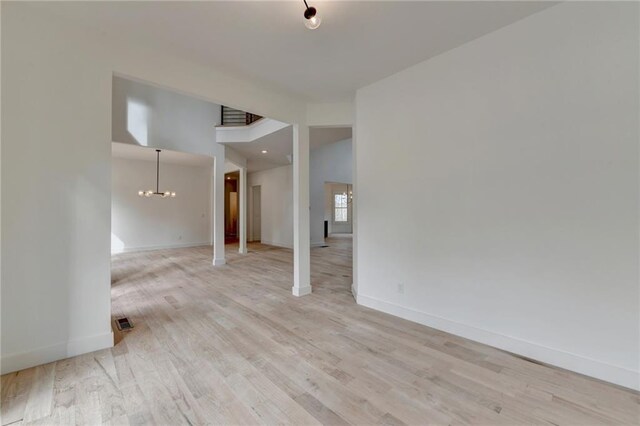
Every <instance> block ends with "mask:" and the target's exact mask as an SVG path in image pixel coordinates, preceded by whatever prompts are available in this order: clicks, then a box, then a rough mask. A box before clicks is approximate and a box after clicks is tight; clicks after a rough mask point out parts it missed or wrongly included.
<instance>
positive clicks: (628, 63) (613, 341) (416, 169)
mask: <svg viewBox="0 0 640 426" xmlns="http://www.w3.org/2000/svg"><path fill="white" fill-rule="evenodd" d="M638 16H639V14H638V4H637V3H621V2H617V3H607V2H601V3H590V2H568V3H564V4H560V5H557V6H554V7H551V8H549V9H546V10H544V11H542V12H539V13H537V14H535V15H533V16H530V17H528V18H525V19H523V20H521V21H518V22H516V23H514V24H512V25H510V26H508V27H505V28H503V29H501V30H498V31H496V32H494V33H491V34H489V35H487V36H484V37H482V38H480V39H477V40H475V41H472V42H470V43H468V44H466V45H463V46H461V47H459V48H457V49H454V50H452V51H450V52H447V53H445V54H442V55H440V56H438V57H436V58H433V59H431V60H429V61H426V62H423V63H420V64H418V65H416V66H414V67H411V68H409V69H406V70H404V71H402V72H400V73H397V74H395V75H393V76H391V77H389V78H386V79H384V80H382V81H379V82H377V83H374V84H372V85H370V86H368V87H365V88H363V89H361V90H359V91H358V93H357V100H356V114H357V116H356V129H357V144H358V148H357V159H356V163H357V178H356V180H357V187H356V188H357V192H356V197H357V203H358V206H357V219H356V220H357V224H358V252H357V254H356V256H357V257H356V267H357V276H358V282H357V294H358V302H359V303H361V304H364V305H366V306H370V307H373V308H377V309H380V310H383V311H386V312H390V313H393V314H396V315H399V316H402V317H405V318H408V319H411V320H414V321H417V322H421V323H424V324H427V325H430V326H433V327H435V328H438V329H443V330H446V331H449V332H452V333H454V334H458V335H462V336H465V337H468V338H471V339H474V340H478V341H481V342H485V343H488V344H490V345H493V346H497V347H501V348H504V349H507V350H509V351H513V352H516V353H520V354H523V355H526V356H529V357H532V358H535V359H538V360H542V361H545V362H548V363H551V364H555V365H558V366H560V367H563V368H567V369H570V370H574V371H578V372H581V373H584V374H587V375H591V376H594V377H598V378H600V379H604V380H608V381H611V382H614V383H618V384H621V385H623V386H627V387H632V388H639V384H638V380H639V376H638V371H639V366H638V363H639V362H640V353H639V347H640V344H639V343H640V342H639V341H638V339H639V336H640V330H639V327H640V316H639V306H638V303H639V296H640V295H639V285H638V283H639V276H638V218H639V212H638V189H639V188H638V140H639V135H638V129H639V122H638V120H639V116H640V111H639V107H638V91H639V86H638V79H639V76H640V72H639V70H638V54H639V37H638ZM395 200H401V201H400V202H395Z"/></svg>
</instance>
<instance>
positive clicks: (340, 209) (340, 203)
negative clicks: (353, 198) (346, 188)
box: [333, 192, 349, 223]
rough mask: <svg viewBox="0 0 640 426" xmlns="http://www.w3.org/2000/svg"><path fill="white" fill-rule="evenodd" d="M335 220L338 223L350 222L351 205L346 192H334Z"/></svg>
mask: <svg viewBox="0 0 640 426" xmlns="http://www.w3.org/2000/svg"><path fill="white" fill-rule="evenodd" d="M333 221H334V222H336V223H341V222H342V223H344V222H349V207H348V203H347V193H346V192H336V193H334V194H333Z"/></svg>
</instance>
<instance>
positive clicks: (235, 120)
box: [220, 105, 262, 126]
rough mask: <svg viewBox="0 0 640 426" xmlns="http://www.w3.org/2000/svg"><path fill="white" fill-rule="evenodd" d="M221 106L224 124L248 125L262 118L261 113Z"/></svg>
mask: <svg viewBox="0 0 640 426" xmlns="http://www.w3.org/2000/svg"><path fill="white" fill-rule="evenodd" d="M221 108H222V110H221V114H220V116H221V120H222V123H221V124H222V125H223V126H248V125H249V124H251V123H255V122H256V121H258V120H260V119H261V118H262V116H260V115H257V114H251V113H250V112H246V111H240V110H239V109H235V108H230V107H228V106H225V105H222V107H221Z"/></svg>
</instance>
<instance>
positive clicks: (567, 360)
mask: <svg viewBox="0 0 640 426" xmlns="http://www.w3.org/2000/svg"><path fill="white" fill-rule="evenodd" d="M352 291H353V287H352ZM355 296H356V302H357V303H358V304H360V305H363V306H366V307H368V308H372V309H376V310H378V311H382V312H386V313H388V314H391V315H395V316H398V317H400V318H404V319H406V320H409V321H413V322H417V323H419V324H423V325H426V326H428V327H432V328H435V329H438V330H441V331H445V332H447V333H451V334H455V335H456V336H461V337H464V338H466V339H469V340H473V341H476V342H480V343H484V344H486V345H489V346H493V347H496V348H499V349H502V350H505V351H508V352H512V353H514V354H518V355H522V356H525V357H527V358H531V359H534V360H537V361H541V362H544V363H547V364H550V365H554V366H557V367H560V368H564V369H566V370H570V371H575V372H576V373H580V374H584V375H586V376H590V377H594V378H596V379H600V380H604V381H606V382H611V383H615V384H617V385H620V386H624V387H627V388H630V389H635V390H640V372H638V371H634V370H629V369H627V368H624V367H619V366H616V365H612V364H607V363H604V362H602V361H597V360H594V359H590V358H586V357H583V356H581V355H578V354H574V353H570V352H566V351H563V350H559V349H554V348H549V347H546V346H541V345H539V344H537V343H532V342H529V341H526V340H521V339H518V338H515V337H511V336H506V335H503V334H499V333H495V332H492V331H488V330H484V329H481V328H477V327H474V326H471V325H467V324H462V323H459V322H456V321H452V320H449V319H446V318H442V317H439V316H435V315H431V314H428V313H426V312H421V311H417V310H415V309H411V308H406V307H404V306H400V305H397V304H395V303H390V302H386V301H383V300H380V299H376V298H373V297H370V296H366V295H363V294H358V293H357V292H356V294H355Z"/></svg>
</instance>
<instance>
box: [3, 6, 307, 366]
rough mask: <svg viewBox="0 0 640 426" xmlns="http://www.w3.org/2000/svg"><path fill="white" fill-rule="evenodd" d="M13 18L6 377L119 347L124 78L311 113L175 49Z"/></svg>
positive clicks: (233, 102)
mask: <svg viewBox="0 0 640 426" xmlns="http://www.w3.org/2000/svg"><path fill="white" fill-rule="evenodd" d="M1 8H2V13H1V19H2V25H1V31H2V34H1V37H2V52H1V54H2V61H1V63H2V72H1V74H2V89H3V90H2V124H3V125H2V135H1V139H2V167H1V170H2V177H1V180H2V188H1V189H2V214H1V217H2V231H1V232H2V250H1V252H2V277H1V278H2V288H1V292H2V306H1V308H2V321H1V322H2V330H1V333H0V334H1V336H2V337H1V340H2V342H1V346H2V351H1V357H2V359H1V361H2V373H6V372H9V371H14V370H17V369H21V368H25V367H30V366H33V365H37V364H42V363H45V362H49V361H54V360H57V359H61V358H66V357H68V356H73V355H76V354H80V353H84V352H89V351H93V350H97V349H101V348H104V347H108V346H111V345H112V344H113V336H112V332H111V318H110V223H111V215H110V212H111V131H112V126H111V114H112V111H111V97H112V77H113V75H114V73H117V74H119V75H126V76H133V77H135V78H138V79H140V80H143V81H149V82H153V83H154V84H156V85H158V86H161V87H167V88H172V89H175V90H177V91H180V92H182V93H185V94H190V95H195V96H198V97H201V98H203V99H206V100H209V101H212V102H214V103H219V104H226V105H230V106H234V107H237V108H241V109H245V110H249V111H254V112H255V113H257V114H260V115H263V116H268V117H273V118H276V119H279V120H282V121H286V122H289V123H304V121H305V119H306V104H305V103H304V102H303V101H301V100H300V99H299V98H297V97H292V96H289V95H287V94H286V93H281V92H275V91H273V90H270V89H267V88H265V87H264V86H261V85H260V84H257V83H254V82H251V81H247V80H243V79H239V78H237V77H235V76H231V75H229V74H226V73H224V72H221V71H219V70H216V69H212V68H211V67H207V66H203V65H200V64H196V63H193V62H190V61H188V60H185V59H183V58H181V57H178V56H175V55H170V54H166V52H164V51H160V50H156V49H153V48H150V47H143V46H137V45H135V44H133V43H131V42H129V41H128V40H118V39H115V38H107V37H104V36H102V35H100V34H97V33H95V32H93V30H92V29H90V28H88V27H80V26H79V25H77V24H75V23H72V22H67V21H62V20H60V18H58V17H56V16H53V15H52V14H44V13H41V12H40V11H39V6H38V5H37V4H31V3H18V2H11V3H8V2H2V4H1ZM178 150H180V149H178ZM303 195H304V194H303Z"/></svg>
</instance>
